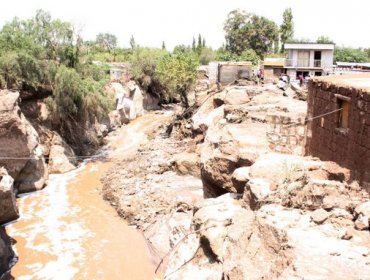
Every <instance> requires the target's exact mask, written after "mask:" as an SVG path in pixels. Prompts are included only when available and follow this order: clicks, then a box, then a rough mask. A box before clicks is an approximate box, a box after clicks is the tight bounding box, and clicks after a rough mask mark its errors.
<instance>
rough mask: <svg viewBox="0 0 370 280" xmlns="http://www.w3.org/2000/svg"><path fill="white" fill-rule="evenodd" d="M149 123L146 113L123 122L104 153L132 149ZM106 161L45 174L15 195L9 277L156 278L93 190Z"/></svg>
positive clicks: (142, 249) (135, 238) (139, 242)
mask: <svg viewBox="0 0 370 280" xmlns="http://www.w3.org/2000/svg"><path fill="white" fill-rule="evenodd" d="M163 117H164V116H163ZM163 117H162V118H163ZM158 119H160V117H158ZM154 127H155V124H154V123H153V118H152V117H151V116H150V115H149V116H148V115H146V116H144V117H142V118H140V119H138V120H136V121H134V122H133V123H131V124H129V125H128V126H125V127H123V128H122V129H121V131H120V132H119V134H118V135H117V136H116V137H113V139H111V143H110V153H109V154H110V156H109V157H110V158H111V157H116V158H119V157H121V158H122V157H124V156H125V155H127V154H128V153H132V152H133V151H136V149H137V148H138V147H139V145H140V143H142V142H143V141H146V136H145V134H144V132H143V131H145V130H146V129H149V128H151V129H153V128H154ZM112 164H113V161H112V160H105V161H103V160H99V161H90V162H85V163H84V164H83V165H82V166H80V167H79V168H78V169H76V170H74V171H71V172H69V173H66V174H58V175H50V177H49V184H48V186H47V187H46V188H45V189H44V190H42V191H39V192H35V193H32V194H29V195H26V196H23V197H21V198H19V199H18V207H19V210H20V214H21V218H20V219H19V220H18V221H17V223H15V224H12V225H10V226H9V227H8V233H9V235H10V236H11V237H12V238H14V239H15V241H16V244H15V250H16V253H17V255H18V257H19V260H18V263H17V264H16V265H15V266H14V267H13V269H12V276H14V277H15V279H20V280H28V279H32V280H37V279H40V280H41V279H53V280H57V279H61V280H62V279H63V280H68V279H89V280H90V279H109V280H114V279H120V280H121V279H145V280H147V279H155V278H156V275H155V273H154V270H155V266H154V263H153V262H152V260H151V258H150V254H149V251H148V248H147V246H146V243H145V240H144V238H143V236H142V235H141V234H140V233H139V232H138V231H136V230H135V229H133V228H131V227H129V226H128V225H127V224H126V223H125V222H124V221H123V220H122V219H121V218H119V217H118V216H117V214H116V211H115V210H114V209H113V208H112V207H111V206H110V205H108V204H107V203H106V202H105V201H104V200H103V199H102V197H101V195H100V193H99V189H100V188H101V182H100V179H101V177H102V176H103V175H104V173H105V172H106V171H107V170H108V169H109V167H110V166H112Z"/></svg>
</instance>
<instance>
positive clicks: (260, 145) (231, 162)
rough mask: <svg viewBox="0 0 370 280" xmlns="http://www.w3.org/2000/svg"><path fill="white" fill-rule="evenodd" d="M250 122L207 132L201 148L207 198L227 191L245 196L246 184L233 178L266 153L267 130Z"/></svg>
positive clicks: (217, 127) (219, 127) (229, 125)
mask: <svg viewBox="0 0 370 280" xmlns="http://www.w3.org/2000/svg"><path fill="white" fill-rule="evenodd" d="M219 108H221V107H219ZM252 129H253V125H252V124H249V123H241V124H226V125H224V126H222V125H219V126H216V127H213V128H211V129H209V130H208V131H207V135H206V137H205V141H204V144H203V146H202V148H201V176H202V180H203V182H204V192H205V197H215V196H218V195H220V194H223V193H226V192H232V193H243V192H244V186H245V184H243V183H240V182H238V180H235V178H233V173H234V171H235V170H236V169H237V168H239V167H245V166H250V165H252V164H253V163H254V162H255V160H256V159H257V158H258V157H259V156H260V155H261V154H263V153H264V152H265V150H266V149H267V148H268V143H267V141H266V138H265V130H264V129H263V128H262V129H258V128H257V129H255V130H253V133H251V131H252Z"/></svg>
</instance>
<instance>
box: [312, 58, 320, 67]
mask: <svg viewBox="0 0 370 280" xmlns="http://www.w3.org/2000/svg"><path fill="white" fill-rule="evenodd" d="M313 67H321V60H320V59H315V60H314V61H313Z"/></svg>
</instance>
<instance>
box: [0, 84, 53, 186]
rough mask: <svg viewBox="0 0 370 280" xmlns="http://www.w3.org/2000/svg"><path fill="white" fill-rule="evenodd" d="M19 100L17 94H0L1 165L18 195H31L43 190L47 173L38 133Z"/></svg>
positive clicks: (5, 92) (4, 92) (7, 92)
mask: <svg viewBox="0 0 370 280" xmlns="http://www.w3.org/2000/svg"><path fill="white" fill-rule="evenodd" d="M18 98H19V93H18V92H11V91H1V92H0V155H1V158H0V166H4V167H5V168H6V169H7V171H8V173H9V175H10V176H12V177H13V178H14V179H15V185H16V187H17V189H18V191H19V192H29V191H34V190H39V189H41V188H43V187H44V185H45V183H46V181H47V176H48V173H47V169H46V168H45V167H46V166H45V161H44V156H43V151H42V147H41V146H40V144H39V138H38V134H37V132H36V130H35V129H34V128H33V127H32V125H31V124H30V123H29V122H28V120H27V119H26V118H25V117H24V115H23V114H22V112H21V111H20V108H19V106H18Z"/></svg>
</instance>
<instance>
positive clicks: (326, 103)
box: [306, 76, 370, 190]
mask: <svg viewBox="0 0 370 280" xmlns="http://www.w3.org/2000/svg"><path fill="white" fill-rule="evenodd" d="M346 81H347V83H346ZM369 81H370V76H369ZM364 82H365V80H362V81H360V80H359V79H353V78H351V79H349V78H345V77H342V78H330V77H326V78H317V79H313V80H312V81H310V83H309V93H308V118H313V117H316V118H315V119H313V120H312V121H310V122H309V123H308V132H307V143H306V154H308V155H313V156H317V157H319V158H320V159H321V160H330V161H335V162H337V163H338V164H340V165H342V166H344V167H347V168H349V169H350V170H351V178H352V179H356V180H359V181H360V182H361V183H362V185H363V186H364V187H366V188H367V189H368V190H370V168H369V167H370V89H369V88H367V89H363V88H361V86H362V85H364ZM343 100H344V101H346V102H349V111H348V128H344V127H341V124H340V118H341V111H338V112H334V113H331V114H328V115H325V116H321V117H317V116H320V115H322V114H326V113H328V112H332V111H336V110H339V109H340V108H341V102H342V101H343ZM342 111H343V110H342Z"/></svg>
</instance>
